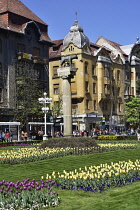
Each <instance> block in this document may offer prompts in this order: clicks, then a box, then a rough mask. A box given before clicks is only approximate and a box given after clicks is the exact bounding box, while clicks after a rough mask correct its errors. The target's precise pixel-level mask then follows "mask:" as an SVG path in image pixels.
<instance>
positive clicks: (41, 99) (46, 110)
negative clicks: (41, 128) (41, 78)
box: [38, 92, 52, 141]
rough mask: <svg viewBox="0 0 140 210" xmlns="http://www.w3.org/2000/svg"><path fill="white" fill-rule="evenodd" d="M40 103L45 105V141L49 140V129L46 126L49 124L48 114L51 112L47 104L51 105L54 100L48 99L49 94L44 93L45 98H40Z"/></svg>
mask: <svg viewBox="0 0 140 210" xmlns="http://www.w3.org/2000/svg"><path fill="white" fill-rule="evenodd" d="M38 100H39V103H43V104H44V107H42V111H43V112H44V115H45V116H44V120H45V133H44V135H43V141H45V140H48V135H47V128H46V124H47V119H46V116H47V112H48V111H49V107H47V106H46V105H47V104H50V103H51V102H52V98H48V97H47V93H46V92H45V93H44V98H39V99H38Z"/></svg>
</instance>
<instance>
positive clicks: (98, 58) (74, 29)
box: [49, 21, 130, 132]
mask: <svg viewBox="0 0 140 210" xmlns="http://www.w3.org/2000/svg"><path fill="white" fill-rule="evenodd" d="M54 43H55V45H54V46H53V47H51V48H50V55H49V56H50V62H49V70H50V71H49V74H50V75H49V84H50V97H52V99H53V102H54V103H57V101H58V100H59V96H60V95H61V94H62V79H61V78H59V77H58V74H57V69H58V68H59V67H60V66H61V59H62V58H63V56H68V55H77V56H78V59H74V60H73V61H72V65H73V66H74V67H75V68H78V70H77V72H76V75H75V76H74V78H73V79H71V93H72V117H73V124H74V125H75V126H76V127H73V129H78V130H88V131H89V132H90V131H91V130H92V129H93V128H96V127H98V128H102V129H105V128H106V127H107V128H108V129H112V128H115V129H118V130H123V128H124V119H123V114H124V95H125V93H126V94H127V95H130V67H129V64H128V55H127V54H126V53H125V52H123V50H122V49H121V48H120V45H119V44H117V43H115V42H111V41H109V40H107V39H105V38H103V37H100V38H99V39H98V40H97V42H96V43H95V44H94V43H91V42H90V41H89V39H88V37H87V36H86V35H85V34H84V32H83V29H82V27H81V26H80V25H79V24H78V21H75V23H74V25H73V26H71V28H70V32H69V33H68V34H67V36H66V37H65V38H64V39H61V40H55V41H54Z"/></svg>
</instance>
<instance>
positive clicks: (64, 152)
mask: <svg viewBox="0 0 140 210" xmlns="http://www.w3.org/2000/svg"><path fill="white" fill-rule="evenodd" d="M136 147H137V145H136V144H114V145H112V146H111V144H106V145H103V144H101V146H97V147H85V148H78V147H76V148H69V147H67V148H53V149H50V148H45V149H39V148H21V149H16V150H7V151H4V152H2V153H1V154H0V163H1V164H21V163H28V162H34V161H38V160H45V159H49V158H56V157H63V156H68V155H86V154H92V153H99V152H108V151H115V150H118V149H132V148H136Z"/></svg>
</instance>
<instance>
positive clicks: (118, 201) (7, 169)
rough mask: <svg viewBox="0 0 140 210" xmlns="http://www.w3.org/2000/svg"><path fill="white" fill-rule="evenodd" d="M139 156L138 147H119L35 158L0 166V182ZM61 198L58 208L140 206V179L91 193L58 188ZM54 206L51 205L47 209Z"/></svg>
mask: <svg viewBox="0 0 140 210" xmlns="http://www.w3.org/2000/svg"><path fill="white" fill-rule="evenodd" d="M136 159H140V148H137V149H129V150H118V151H115V152H107V153H96V154H91V155H84V156H67V157H61V158H54V159H49V160H44V161H38V162H33V163H28V164H20V165H2V164H1V165H0V181H2V180H6V181H8V180H10V181H14V182H15V181H17V180H20V181H21V180H22V179H25V178H31V179H32V178H34V179H36V180H39V179H40V178H41V176H42V175H43V176H44V177H45V175H46V174H47V173H49V174H51V173H52V172H53V171H57V172H58V171H59V172H62V171H63V170H64V169H65V170H66V171H71V170H74V169H78V168H80V167H81V168H84V167H85V166H87V167H88V166H91V165H99V164H101V163H108V164H110V163H111V162H118V161H123V160H125V161H128V160H131V161H135V160H136ZM57 191H58V192H59V196H60V197H61V204H60V206H58V207H55V209H58V210H60V209H61V210H66V209H67V210H70V209H71V210H74V209H75V210H77V209H80V210H82V209H83V210H87V209H88V210H90V209H91V210H93V209H95V210H102V209H103V210H109V209H110V210H112V209H113V210H121V209H123V210H124V209H127V210H129V209H131V210H132V209H133V210H139V209H140V207H139V206H140V199H139V197H140V182H139V181H137V182H135V183H133V184H132V185H126V186H124V187H120V188H115V189H110V190H108V191H106V192H103V193H95V194H94V193H91V192H83V191H65V190H57ZM51 209H54V207H53V208H50V210H51Z"/></svg>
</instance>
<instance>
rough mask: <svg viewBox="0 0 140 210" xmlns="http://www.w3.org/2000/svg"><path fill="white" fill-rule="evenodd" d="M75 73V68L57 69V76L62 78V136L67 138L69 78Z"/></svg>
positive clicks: (69, 118)
mask: <svg viewBox="0 0 140 210" xmlns="http://www.w3.org/2000/svg"><path fill="white" fill-rule="evenodd" d="M76 71H77V68H74V67H72V66H71V65H70V66H64V67H61V68H59V69H57V72H58V76H59V77H61V78H62V95H63V123H64V136H67V137H70V136H72V106H71V104H72V103H71V78H73V77H74V75H75V74H76Z"/></svg>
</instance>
